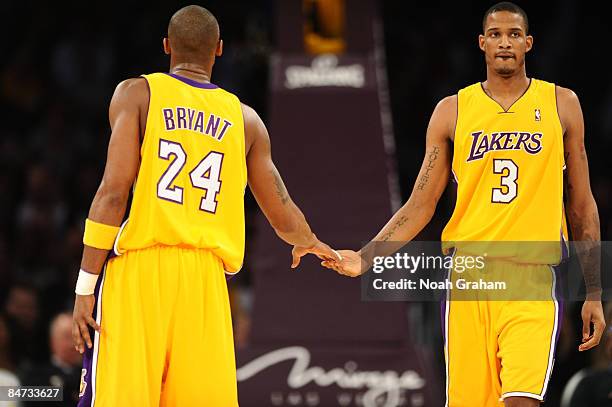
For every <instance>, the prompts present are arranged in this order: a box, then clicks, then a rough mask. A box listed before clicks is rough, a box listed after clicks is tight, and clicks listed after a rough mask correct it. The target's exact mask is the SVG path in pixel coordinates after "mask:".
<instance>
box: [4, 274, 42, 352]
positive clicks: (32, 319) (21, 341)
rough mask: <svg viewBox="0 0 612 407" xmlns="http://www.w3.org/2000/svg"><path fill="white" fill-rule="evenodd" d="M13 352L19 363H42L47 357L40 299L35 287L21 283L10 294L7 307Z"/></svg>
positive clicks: (12, 288) (13, 287)
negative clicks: (42, 329)
mask: <svg viewBox="0 0 612 407" xmlns="http://www.w3.org/2000/svg"><path fill="white" fill-rule="evenodd" d="M5 310H6V316H7V322H8V326H9V332H10V333H11V343H12V344H13V349H12V352H13V354H14V355H15V356H14V357H15V359H16V360H17V361H18V362H22V361H23V362H26V361H41V360H44V359H45V358H46V356H47V354H48V353H47V341H46V338H45V335H41V329H40V324H39V322H40V321H39V315H40V309H39V299H38V292H37V290H36V289H35V288H34V286H32V285H30V284H28V283H24V282H19V283H16V284H15V285H13V286H12V287H11V289H10V291H9V293H8V296H7V301H6V305H5Z"/></svg>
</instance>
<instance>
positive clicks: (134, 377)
mask: <svg viewBox="0 0 612 407" xmlns="http://www.w3.org/2000/svg"><path fill="white" fill-rule="evenodd" d="M94 318H95V319H96V321H97V322H98V323H99V324H100V326H101V333H100V334H98V333H95V335H94V336H93V338H94V340H93V348H92V349H88V350H87V351H86V354H85V355H84V357H83V371H82V379H81V398H80V401H79V407H84V406H88V407H89V406H92V407H122V406H126V407H127V406H129V407H134V406H138V407H153V406H155V407H157V406H181V407H189V406H215V407H235V406H238V393H237V386H236V362H235V357H234V346H233V336H232V322H231V314H230V306H229V299H228V293H227V284H226V279H225V274H224V270H223V264H222V262H221V260H220V259H219V258H218V257H216V256H215V255H213V254H212V253H211V252H210V251H207V250H195V249H185V248H178V247H167V246H155V247H152V248H148V249H143V250H135V251H129V252H126V253H125V254H123V255H121V256H118V257H115V258H113V259H110V260H109V261H108V262H107V265H106V267H105V270H104V271H103V274H102V275H101V277H100V278H99V279H98V286H97V287H96V308H95V310H94ZM91 332H92V333H93V331H91Z"/></svg>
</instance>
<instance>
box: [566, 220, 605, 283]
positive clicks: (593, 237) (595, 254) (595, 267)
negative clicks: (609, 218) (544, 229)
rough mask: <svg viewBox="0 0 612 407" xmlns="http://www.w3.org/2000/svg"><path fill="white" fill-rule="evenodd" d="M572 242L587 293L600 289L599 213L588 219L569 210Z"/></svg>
mask: <svg viewBox="0 0 612 407" xmlns="http://www.w3.org/2000/svg"><path fill="white" fill-rule="evenodd" d="M569 214H570V217H571V219H570V223H571V226H572V232H573V235H574V236H573V238H574V243H575V246H576V253H577V255H578V261H579V263H580V267H581V268H582V274H583V276H584V283H585V286H586V290H587V294H588V293H597V292H600V290H601V242H600V235H599V227H600V225H599V215H598V213H597V211H595V212H594V213H592V214H591V216H590V219H588V218H586V219H585V218H582V217H580V215H579V214H577V213H575V212H574V213H572V212H570V213H569Z"/></svg>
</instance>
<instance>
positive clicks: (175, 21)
mask: <svg viewBox="0 0 612 407" xmlns="http://www.w3.org/2000/svg"><path fill="white" fill-rule="evenodd" d="M168 39H169V40H170V44H171V46H172V53H173V54H175V55H178V56H180V57H181V58H188V59H196V60H197V59H203V58H204V59H209V58H212V57H213V56H214V54H215V50H216V48H217V43H218V42H219V24H218V23H217V19H216V18H215V16H214V15H213V14H212V13H211V12H210V11H208V10H206V9H205V8H204V7H200V6H196V5H191V6H186V7H183V8H182V9H180V10H179V11H177V12H176V13H174V15H173V16H172V18H171V19H170V23H169V24H168Z"/></svg>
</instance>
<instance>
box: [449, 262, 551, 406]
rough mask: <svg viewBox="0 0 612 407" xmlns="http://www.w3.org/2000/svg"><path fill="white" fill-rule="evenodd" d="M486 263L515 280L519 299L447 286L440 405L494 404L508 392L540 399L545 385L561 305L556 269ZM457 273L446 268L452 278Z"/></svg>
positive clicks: (500, 277) (498, 274)
mask: <svg viewBox="0 0 612 407" xmlns="http://www.w3.org/2000/svg"><path fill="white" fill-rule="evenodd" d="M487 267H488V270H487V273H488V275H489V276H491V274H493V275H495V276H496V277H497V280H500V281H503V280H504V279H507V280H512V279H514V280H515V283H520V284H519V285H518V286H520V287H522V288H523V290H524V291H525V296H524V297H523V298H525V299H524V300H522V299H521V298H519V299H511V300H509V299H503V296H501V297H496V296H495V295H494V294H491V293H490V292H485V291H484V290H483V291H478V292H476V294H475V295H474V296H473V297H468V296H466V295H465V294H464V293H463V292H461V293H460V292H459V290H457V289H456V285H453V289H452V290H450V291H448V292H447V297H446V300H445V301H444V302H443V303H442V316H443V319H442V322H443V329H444V355H445V360H446V399H447V402H446V407H474V406H478V407H499V406H503V405H504V404H503V400H504V399H505V398H507V397H513V396H516V397H528V398H533V399H537V400H544V396H545V393H546V389H547V387H548V383H549V380H550V375H551V373H552V368H553V364H554V354H555V347H556V343H557V340H558V336H559V332H560V329H561V327H560V323H561V320H562V309H563V306H562V303H560V301H558V299H557V298H558V297H559V295H558V293H557V287H558V284H557V278H558V277H557V275H556V270H555V269H554V268H553V267H551V266H549V265H536V264H528V265H527V264H516V263H509V262H500V263H496V264H494V265H492V266H491V265H488V266H487ZM491 269H493V270H491ZM517 276H518V278H519V279H524V280H525V281H518V280H517V278H516V277H517ZM534 276H536V277H534ZM462 277H465V276H462V275H460V274H458V273H456V272H455V271H453V272H452V273H451V281H453V282H457V280H458V279H459V278H462ZM530 293H531V294H533V293H536V294H534V295H533V296H530V295H529V294H530ZM543 293H547V294H546V296H545V298H544V295H543ZM530 297H533V298H534V299H526V298H530ZM465 298H468V299H465ZM498 298H502V299H498Z"/></svg>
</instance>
